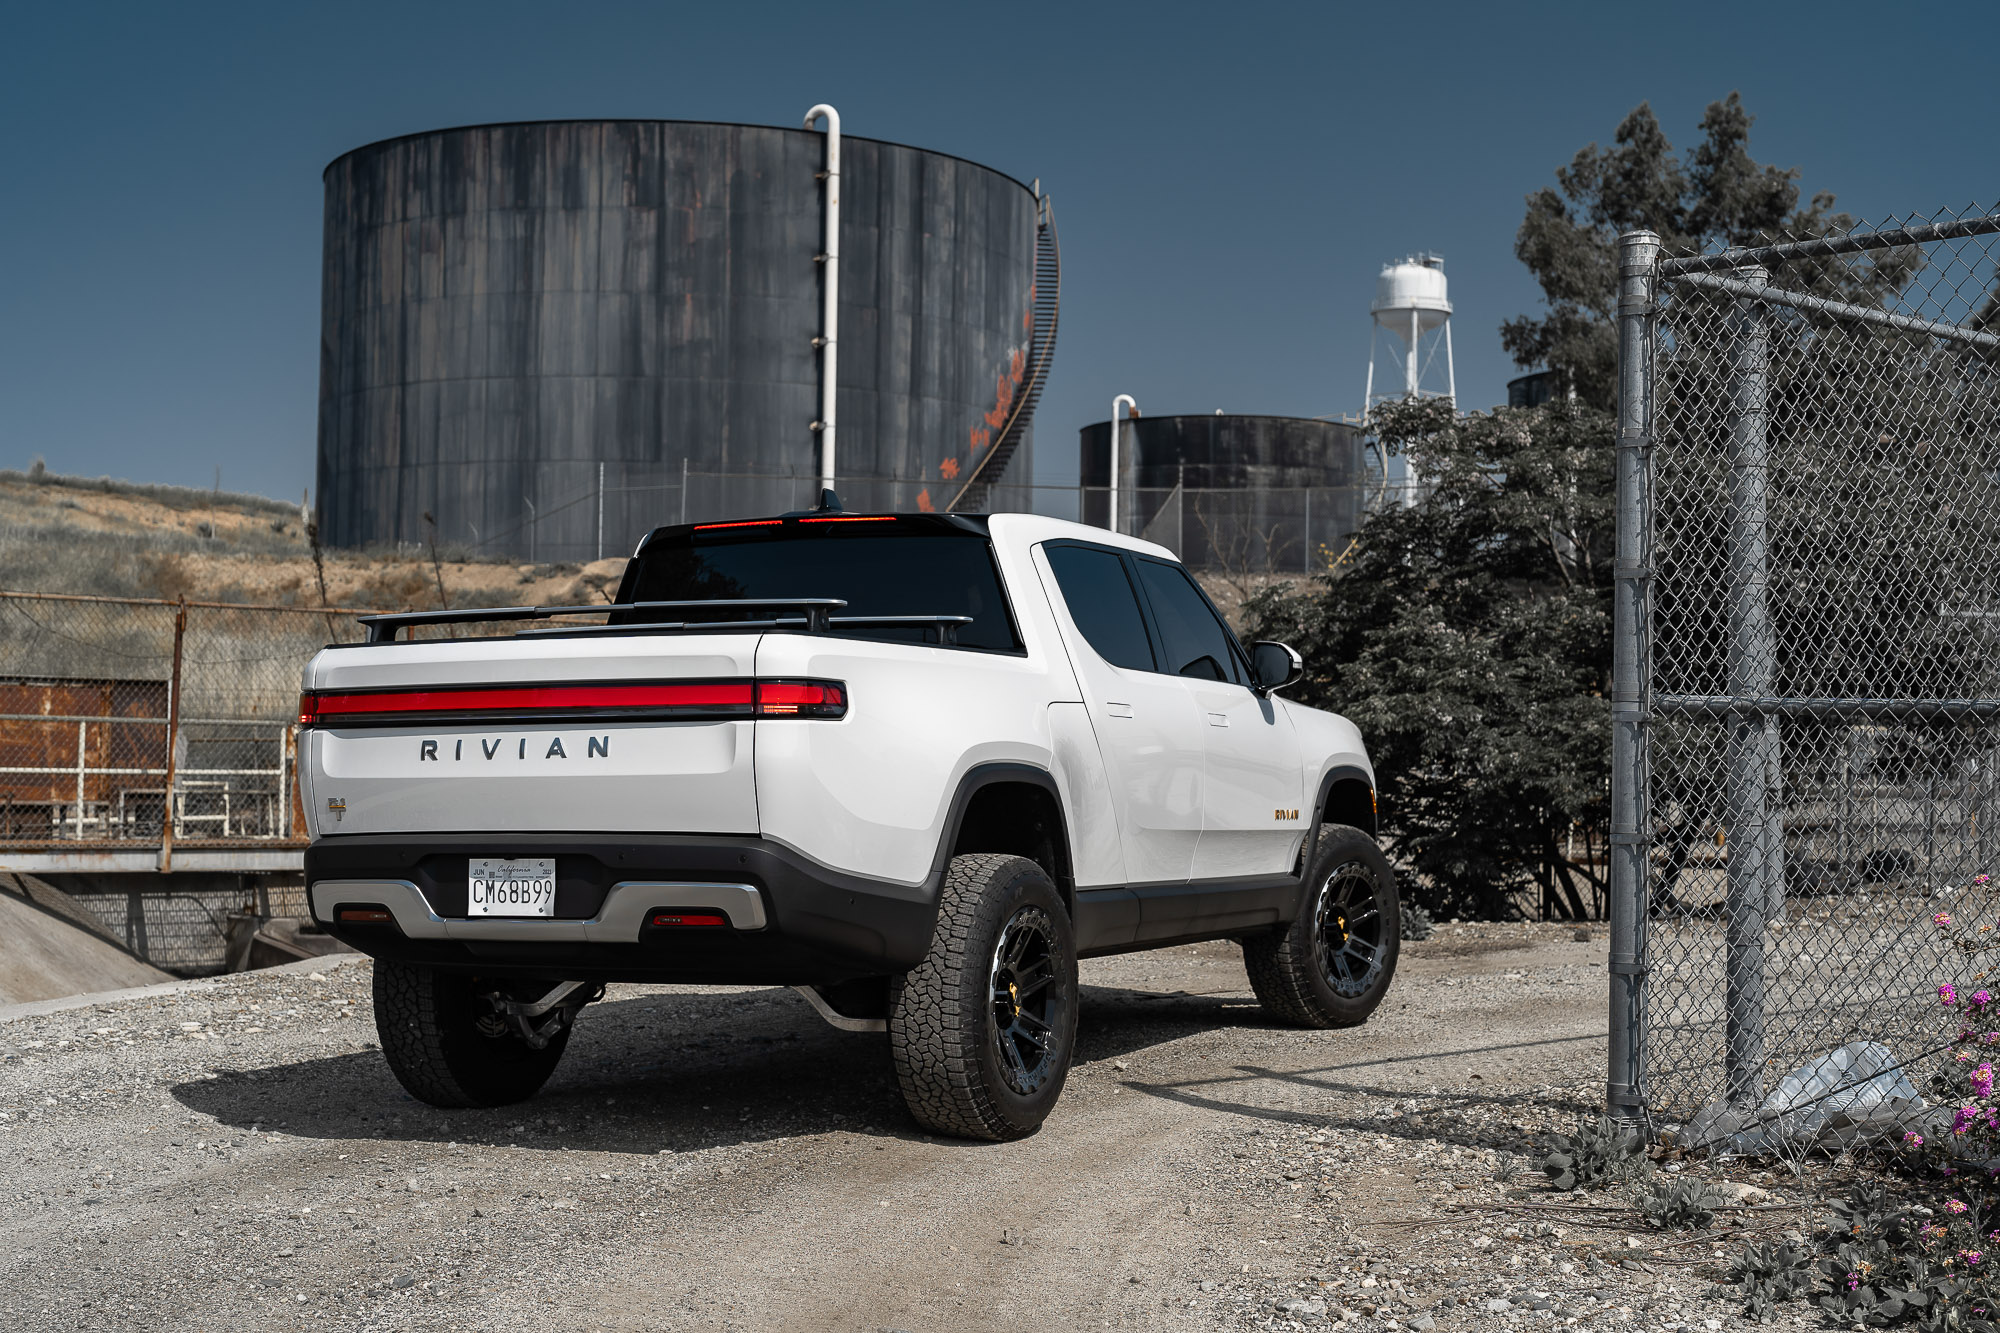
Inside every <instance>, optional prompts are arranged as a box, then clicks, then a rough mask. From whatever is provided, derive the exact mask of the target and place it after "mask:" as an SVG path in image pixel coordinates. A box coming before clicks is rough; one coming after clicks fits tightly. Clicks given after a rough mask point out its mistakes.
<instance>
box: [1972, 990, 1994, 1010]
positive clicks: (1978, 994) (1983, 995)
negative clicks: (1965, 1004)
mask: <svg viewBox="0 0 2000 1333" xmlns="http://www.w3.org/2000/svg"><path fill="white" fill-rule="evenodd" d="M1972 1002H1973V1003H1974V1004H1976V1005H1979V1006H1981V1007H1984V1006H1986V1005H1988V1004H1991V1003H1992V1002H1993V996H1992V995H1991V994H1989V993H1988V992H1986V991H1983V990H1976V991H1974V992H1972Z"/></svg>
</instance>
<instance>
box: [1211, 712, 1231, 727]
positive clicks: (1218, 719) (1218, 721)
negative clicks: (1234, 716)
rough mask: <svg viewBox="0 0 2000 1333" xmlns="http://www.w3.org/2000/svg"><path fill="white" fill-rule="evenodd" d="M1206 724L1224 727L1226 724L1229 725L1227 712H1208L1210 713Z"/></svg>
mask: <svg viewBox="0 0 2000 1333" xmlns="http://www.w3.org/2000/svg"><path fill="white" fill-rule="evenodd" d="M1208 725H1209V726H1211V727H1226V726H1228V725H1229V714H1227V713H1210V714H1209V715H1208Z"/></svg>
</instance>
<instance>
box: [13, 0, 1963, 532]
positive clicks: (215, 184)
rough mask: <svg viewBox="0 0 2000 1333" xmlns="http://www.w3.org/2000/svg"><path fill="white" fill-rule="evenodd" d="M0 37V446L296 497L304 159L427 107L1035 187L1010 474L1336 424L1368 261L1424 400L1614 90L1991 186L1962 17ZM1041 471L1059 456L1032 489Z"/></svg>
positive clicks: (1914, 176) (312, 387)
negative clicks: (875, 154)
mask: <svg viewBox="0 0 2000 1333" xmlns="http://www.w3.org/2000/svg"><path fill="white" fill-rule="evenodd" d="M4 31H5V41H4V42H0V116H4V123H5V124H6V126H7V130H6V133H5V134H4V135H0V200H4V207H0V466H9V467H21V466H25V465H26V464H27V463H28V462H29V461H30V460H31V459H32V458H33V457H35V456H36V455H41V456H43V457H45V458H46V459H47V461H48V464H49V466H50V467H51V468H54V469H57V470H59V471H64V472H77V473H84V474H90V475H96V474H100V473H108V474H112V475H116V476H124V477H131V478H135V479H141V480H148V481H167V482H179V483H184V484H193V485H204V486H205V485H208V484H210V483H211V482H212V481H213V479H214V475H215V469H216V468H217V467H218V466H219V467H220V468H221V472H222V481H223V485H224V486H226V487H230V488H232V489H246V490H256V491H262V492H265V493H267V494H272V495H279V496H296V495H298V494H299V493H300V491H301V490H302V488H304V487H305V486H306V484H307V483H308V482H309V481H310V479H311V476H312V465H313V448H314V418H315V411H316V402H317V392H318V376H319V365H318V328H319V253H320V206H321V191H320V172H321V170H322V168H323V167H324V166H325V165H326V163H327V162H328V161H329V160H331V159H332V158H334V157H335V156H337V155H339V154H340V153H342V152H345V151H346V150H348V149H350V148H353V147H356V146H358V145H360V144H364V143H367V142H370V141H371V140H375V139H380V138H384V137H387V136H390V135H395V134H403V133H408V132H412V131H417V130H425V129H434V128H439V127H442V126H447V125H458V124H470V123H477V122H482V121H494V120H529V119H539V118H545V117H592V116H637V117H663V118H689V119H702V120H741V121H750V122H759V123H767V124H780V125H790V124H795V123H797V121H798V119H799V117H800V116H801V115H802V114H803V112H804V111H805V109H806V108H807V107H808V106H810V105H811V104H813V103H814V102H817V101H822V100H824V101H830V102H832V103H834V104H835V105H837V106H838V107H839V108H840V110H841V115H842V119H843V123H844V126H845V128H846V130H847V131H848V132H849V133H852V134H859V135H867V136H871V137H878V138H885V139H892V140H898V141H901V142H906V143H912V144H916V145H919V146H922V147H926V148H933V149H937V150H940V151H945V152H951V153H956V154H959V155H961V156H964V157H969V158H972V159H974V160H976V161H980V162H984V163H986V164H988V165H990V166H994V167H997V168H1000V169H1001V170H1004V171H1007V172H1010V173H1012V174H1013V175H1015V176H1018V177H1020V178H1021V179H1023V180H1027V179H1031V178H1034V177H1040V178H1041V180H1042V182H1043V185H1044V187H1045V188H1046V189H1047V190H1048V191H1049V192H1050V194H1051V195H1052V196H1053V197H1054V200H1055V203H1056V208H1057V210H1058V219H1059V222H1060V225H1061V231H1062V240H1063V259H1064V283H1063V322H1062V335H1061V342H1060V351H1059V353H1058V356H1057V363H1056V369H1055V372H1054V376H1053V378H1052V381H1051V384H1050V387H1049V391H1048V394H1047V396H1046V397H1045V398H1044V400H1043V404H1042V408H1041V412H1040V415H1039V417H1038V421H1037V427H1038V429H1037V435H1038V439H1039V441H1040V448H1041V450H1042V452H1043V460H1042V462H1043V466H1042V479H1043V480H1047V481H1063V480H1068V479H1070V476H1073V464H1068V465H1067V469H1066V464H1065V460H1064V455H1066V454H1073V441H1074V439H1075V432H1076V429H1077V428H1078V427H1079V426H1081V425H1084V424H1085V423H1087V422H1089V421H1092V420H1101V419H1102V418H1103V416H1104V415H1105V413H1106V410H1107V405H1108V403H1109V401H1110V398H1111V396H1112V395H1113V394H1115V393H1118V392H1129V393H1132V394H1133V395H1135V396H1136V397H1137V398H1138V400H1139V402H1140V404H1141V405H1142V406H1143V407H1144V409H1145V410H1146V411H1147V412H1148V413H1149V414H1159V413H1168V412H1212V411H1214V410H1215V409H1217V408H1225V409H1228V410H1230V411H1235V412H1272V413H1287V414H1299V415H1317V414H1320V413H1326V412H1338V411H1353V410H1355V409H1357V408H1358V407H1359V405H1360V398H1361V392H1362V377H1363V373H1364V370H1365V362H1366V355H1367V348H1368V336H1369V321H1368V313H1367V310H1368V301H1369V299H1370V296H1371V294H1372V288H1373V283H1374V278H1375V274H1376V271H1377V270H1378V269H1379V267H1380V265H1381V264H1382V262H1383V261H1384V260H1387V259H1391V258H1394V257H1396V256H1399V255H1401V254H1403V253H1406V252H1408V251H1411V250H1415V249H1420V248H1428V249H1433V250H1437V251H1439V252H1441V253H1443V254H1444V256H1445V257H1446V264H1447V272H1448V275H1449V277H1450V280H1451V287H1452V292H1451V295H1452V299H1453V301H1454V303H1455V305H1456V306H1457V314H1456V317H1455V321H1454V325H1453V327H1454V330H1455V342H1456V350H1457V354H1458V369H1459V389H1460V401H1461V403H1463V404H1464V405H1466V406H1469V407H1483V406H1487V405H1490V404H1492V403H1494V402H1498V401H1501V400H1503V399H1504V397H1505V385H1506V381H1507V379H1508V378H1509V377H1510V376H1511V375H1512V374H1515V373H1517V372H1515V370H1514V369H1513V368H1512V367H1511V365H1510V364H1509V363H1508V361H1507V358H1506V356H1505V354H1504V353H1502V351H1501V350H1500V345H1499V338H1498V334H1497V327H1498V325H1499V323H1500V321H1501V320H1502V319H1503V318H1506V317H1507V316H1509V315H1513V314H1517V313H1520V312H1523V311H1528V310H1532V309H1534V308H1535V305H1536V299H1537V291H1536V288H1535V287H1534V285H1533V283H1532V282H1531V281H1530V280H1529V279H1528V276H1527V274H1526V273H1525V271H1524V270H1522V268H1521V267H1520V265H1519V264H1518V263H1517V262H1516V261H1515V259H1514V257H1513V249H1512V247H1513V237H1514V230H1515V228H1516V226H1517V225H1518V224H1519V222H1520V218H1521V212H1522V198H1523V196H1524V195H1525V194H1527V192H1528V191H1530V190H1532V189H1534V188H1536V187H1538V186H1540V185H1542V184H1544V183H1547V182H1548V181H1549V180H1550V179H1551V173H1552V172H1553V170H1554V169H1555V167H1557V166H1558V165H1560V164H1562V163H1564V162H1566V161H1567V160H1568V159H1569V157H1570V156H1571V155H1572V154H1573V153H1574V152H1575V151H1576V150H1577V149H1578V148H1579V147H1581V146H1582V145H1584V144H1585V143H1587V142H1589V141H1591V140H1592V139H1597V140H1600V141H1607V142H1608V141H1609V139H1610V137H1611V134H1612V131H1613V129H1614V128H1615V127H1616V125H1617V123H1618V121H1619V119H1620V118H1621V117H1622V116H1623V115H1624V113H1625V112H1626V111H1628V110H1630V109H1631V107H1632V106H1633V105H1635V104H1636V103H1638V102H1640V101H1641V100H1650V101H1651V102H1652V103H1653V105H1654V107H1655V109H1656V110H1657V111H1658V113H1659V114H1660V117H1661V119H1662V121H1663V122H1664V123H1665V125H1666V127H1667V131H1668V133H1669V135H1670V137H1672V138H1673V140H1674V142H1675V143H1676V144H1685V143H1688V142H1691V141H1692V140H1693V139H1694V137H1695V125H1696V123H1697V122H1698V120H1699V119H1700V115H1701V111H1702V108H1703V106H1704V105H1705V104H1706V103H1707V102H1709V101H1711V100H1713V99H1715V98H1718V97H1721V96H1723V95H1725V94H1726V93H1728V92H1729V91H1730V90H1732V89H1740V90H1741V91H1742V93H1743V96H1744V100H1745V102H1746V104H1747V105H1748V106H1749V108H1750V110H1751V111H1752V112H1753V113H1755V114H1756V116H1757V117H1758V121H1757V125H1756V129H1755V131H1754V135H1753V139H1752V151H1753V152H1754V153H1755V155H1756V156H1757V157H1758V158H1759V159H1760V160H1762V161H1767V162H1775V163H1779V164H1782V165H1788V166H1790V165H1796V166H1800V167H1802V168H1804V172H1805V175H1804V180H1803V185H1804V186H1805V188H1806V189H1807V190H1808V191H1810V190H1814V189H1821V188H1825V189H1831V190H1834V191H1835V192H1836V193H1837V194H1838V195H1839V197H1840V202H1841V204H1842V205H1843V206H1844V207H1846V208H1848V209H1849V210H1850V211H1852V212H1854V213H1856V214H1858V215H1860V216H1862V217H1881V216H1884V215H1888V214H1900V213H1904V212H1909V211H1918V212H1929V211H1931V210H1933V209H1935V208H1939V207H1947V206H1949V207H1963V206H1965V205H1968V204H1971V203H1974V202H1978V203H1982V204H1988V205H1991V204H1994V203H1995V202H1996V201H2000V149H1996V147H1995V141H1994V138H1993V126H1994V124H1995V122H1996V119H2000V116H1996V112H2000V85H1996V83H1995V81H1994V80H1993V78H1992V76H1991V69H1990V65H1989V64H1988V63H1987V62H1989V61H1990V59H1991V57H1992V53H1993V52H1994V50H1995V49H1996V46H2000V43H1996V41H1995V38H1996V36H2000V10H1996V9H1995V8H1994V7H1992V6H1990V5H1980V6H1974V5H1966V6H1947V5H1936V4H1933V5H1926V6H1922V7H1912V8H1908V9H1900V10H1899V9H1897V8H1895V7H1884V6H1881V5H1869V6H1861V5H1839V4H1821V5H1814V6H1810V7H1807V6H1782V7H1780V6H1770V7H1762V6H1757V5H1750V4H1739V5H1730V6H1718V7H1710V8H1704V7H1702V6H1695V5H1686V4H1682V5H1675V6H1672V7H1670V8H1666V9H1658V10H1654V11H1652V12H1651V13H1650V14H1649V13H1648V11H1646V10H1643V9H1640V8H1638V7H1635V6H1612V5H1603V4H1594V5H1572V6H1561V5H1550V6H1535V5H1513V6H1504V7H1503V6H1494V5H1467V6H1454V5H1448V4H1446V5H1430V6H1422V7H1413V6H1390V5H1382V4H1372V5H1366V6H1360V5H1356V6H1348V5H1337V4H1319V5H1289V6H1262V5H1254V4H1253V5H1244V4H1236V5H1185V4H1169V3H1161V4H1151V5H1144V6H1137V5H1134V6H1114V5H1091V4H1072V5H1068V6H1028V7H1026V8H1021V7H1019V6H980V7H973V6H955V5H940V4H927V5H907V6H905V5H870V4H865V3H850V4H846V5H827V6H819V7H814V6H802V5H790V4H747V3H737V4H727V5H702V6H693V5H667V4H651V5H642V4H608V3H607V4H565V5H559V6H558V5H515V4H504V3H487V4H480V5H449V4H421V3H420V4H409V3H403V4H393V5H384V4H370V3H343V4H341V5H337V6H335V5H324V4H322V5H259V6H242V7H236V6H226V5H201V4H189V5H183V6H139V5H93V4H71V5H60V6H56V5H32V6H31V5H29V4H27V3H21V4H16V5H14V6H11V7H10V8H9V10H8V16H7V22H6V26H5V29H4ZM1066 470H1067V472H1068V474H1069V475H1065V472H1066Z"/></svg>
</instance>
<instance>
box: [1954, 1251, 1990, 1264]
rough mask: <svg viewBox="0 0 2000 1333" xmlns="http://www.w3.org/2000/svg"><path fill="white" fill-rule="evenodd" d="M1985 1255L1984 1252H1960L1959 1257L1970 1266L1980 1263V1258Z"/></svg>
mask: <svg viewBox="0 0 2000 1333" xmlns="http://www.w3.org/2000/svg"><path fill="white" fill-rule="evenodd" d="M1984 1253H1985V1251H1984V1250H1960V1251H1959V1252H1958V1257H1959V1258H1961V1259H1963V1260H1965V1262H1967V1263H1969V1264H1976V1263H1978V1262H1979V1259H1980V1256H1981V1255H1982V1254H1984Z"/></svg>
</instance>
